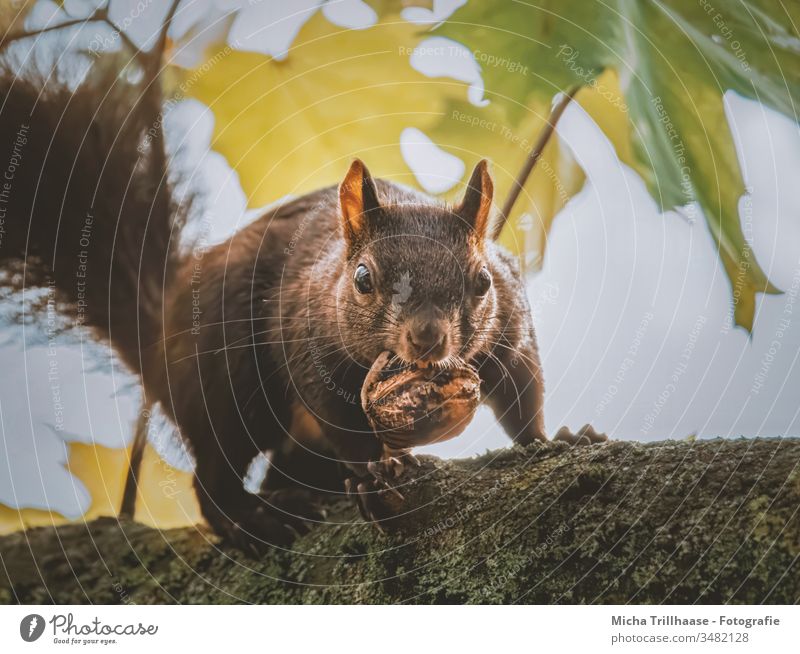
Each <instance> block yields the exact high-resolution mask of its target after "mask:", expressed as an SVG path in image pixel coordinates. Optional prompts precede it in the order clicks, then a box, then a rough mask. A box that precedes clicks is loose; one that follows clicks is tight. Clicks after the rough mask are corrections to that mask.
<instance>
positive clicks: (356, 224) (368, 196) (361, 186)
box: [339, 159, 380, 245]
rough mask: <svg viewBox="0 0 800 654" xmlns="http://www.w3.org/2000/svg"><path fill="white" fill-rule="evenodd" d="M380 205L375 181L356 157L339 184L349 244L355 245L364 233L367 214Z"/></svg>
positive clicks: (343, 222)
mask: <svg viewBox="0 0 800 654" xmlns="http://www.w3.org/2000/svg"><path fill="white" fill-rule="evenodd" d="M379 207H380V204H379V202H378V190H377V189H376V188H375V182H374V181H373V180H372V176H371V175H370V174H369V171H368V170H367V167H366V166H365V165H364V164H363V163H362V162H361V160H359V159H355V160H354V161H353V163H352V164H350V170H348V171H347V175H345V177H344V180H342V183H341V184H339V212H340V214H341V220H342V230H343V231H344V238H345V240H346V241H347V243H348V245H353V244H354V243H355V242H356V241H357V240H358V239H359V237H360V236H361V235H363V233H364V230H365V228H366V220H367V214H368V213H369V212H370V211H375V210H376V209H378V208H379Z"/></svg>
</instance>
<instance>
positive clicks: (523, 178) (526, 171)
mask: <svg viewBox="0 0 800 654" xmlns="http://www.w3.org/2000/svg"><path fill="white" fill-rule="evenodd" d="M580 89H581V85H580V84H579V85H577V86H573V87H572V88H571V89H570V90H569V91H567V92H566V93H565V94H564V95H562V96H561V97H560V98H559V100H558V102H556V104H555V105H554V106H553V109H552V111H551V112H550V115H549V116H548V118H547V124H546V125H545V126H544V127H543V128H542V131H541V132H540V134H539V138H538V139H537V140H536V143H535V144H534V146H533V149H532V150H531V152H530V154H529V155H528V158H527V159H526V160H525V165H524V166H523V167H522V170H520V171H519V173H518V174H517V178H516V179H515V180H514V185H513V186H512V187H511V192H510V193H509V194H508V198H506V203H505V204H504V205H503V210H502V213H501V214H500V218H499V220H497V221H495V224H494V226H493V228H492V234H491V237H492V239H497V238H498V237H499V236H500V232H501V231H503V227H504V226H505V224H506V221H507V220H508V217H509V215H511V210H512V209H513V208H514V204H515V203H516V201H517V198H519V195H520V193H522V189H523V187H524V186H525V183H526V182H527V181H528V177H530V174H531V173H532V172H533V169H534V168H535V167H536V162H537V161H539V159H540V158H541V156H542V152H544V149H545V147H547V143H548V142H549V141H550V137H551V136H552V135H553V132H555V130H556V125H557V124H558V120H559V119H560V118H561V115H562V114H563V113H564V110H565V109H566V108H567V105H569V103H570V102H571V101H572V99H573V98H574V97H575V94H576V93H577V92H578V91H580Z"/></svg>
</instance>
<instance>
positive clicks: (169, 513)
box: [0, 443, 201, 534]
mask: <svg viewBox="0 0 800 654" xmlns="http://www.w3.org/2000/svg"><path fill="white" fill-rule="evenodd" d="M68 447H69V461H68V463H67V469H68V470H69V472H70V473H71V474H73V475H75V477H77V478H78V479H80V481H81V482H82V483H83V485H84V486H86V489H87V490H88V491H89V494H90V496H91V498H92V501H91V505H90V506H89V509H88V510H87V511H86V513H85V514H84V515H82V516H81V517H80V521H83V520H91V519H93V518H97V517H100V516H112V517H113V516H116V515H118V514H119V508H120V505H121V504H122V493H123V490H124V488H125V480H126V478H127V475H128V465H129V460H130V449H129V448H128V449H111V448H108V447H104V446H102V445H91V444H86V443H70V444H69V446H68ZM139 479H140V486H139V494H138V496H137V498H136V515H135V518H136V520H138V521H140V522H143V523H144V524H147V525H149V526H151V527H158V528H160V529H169V528H172V527H184V526H189V525H193V524H197V523H198V522H200V520H201V517H200V511H199V508H198V506H197V500H196V499H195V495H194V490H193V489H192V475H191V473H188V472H182V471H180V470H176V469H175V468H173V467H172V466H170V465H168V464H167V463H165V462H164V461H163V460H162V459H161V458H160V457H159V456H158V454H157V453H156V451H155V450H154V449H153V448H152V447H150V445H147V446H146V447H145V451H144V456H143V458H142V467H141V470H140V476H139ZM68 522H69V520H67V519H66V518H64V517H63V516H62V515H60V514H58V513H56V512H51V511H40V510H37V509H14V508H11V507H7V506H3V505H1V504H0V534H7V533H10V532H12V531H17V530H19V529H28V528H31V527H41V526H56V525H61V524H65V523H68Z"/></svg>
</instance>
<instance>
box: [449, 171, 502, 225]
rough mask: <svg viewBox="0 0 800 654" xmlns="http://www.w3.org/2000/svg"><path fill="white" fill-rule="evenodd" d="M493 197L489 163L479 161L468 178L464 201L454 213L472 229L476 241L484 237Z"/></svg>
mask: <svg viewBox="0 0 800 654" xmlns="http://www.w3.org/2000/svg"><path fill="white" fill-rule="evenodd" d="M493 196H494V182H492V176H491V174H490V173H489V162H488V161H486V159H481V160H480V161H479V162H478V164H477V165H476V166H475V170H473V171H472V177H470V178H469V182H468V183H467V190H466V192H465V193H464V199H463V200H461V204H459V205H458V207H457V208H456V213H457V214H458V215H459V216H461V218H462V219H463V220H464V221H465V222H466V223H468V224H469V225H470V226H471V227H472V229H473V230H474V231H475V235H476V236H477V238H478V240H483V239H484V238H485V236H486V231H487V229H488V227H489V219H490V217H491V210H492V197H493Z"/></svg>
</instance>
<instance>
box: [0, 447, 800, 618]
mask: <svg viewBox="0 0 800 654" xmlns="http://www.w3.org/2000/svg"><path fill="white" fill-rule="evenodd" d="M420 458H421V459H422V467H421V468H420V469H417V470H410V471H408V472H407V473H406V474H405V475H404V476H403V477H402V478H401V479H400V480H399V488H400V489H401V491H402V493H403V495H404V496H405V501H404V503H403V504H402V506H401V508H402V512H401V513H400V514H399V515H398V517H397V518H395V519H394V521H393V523H392V524H389V525H387V532H388V533H387V534H383V533H381V532H379V531H378V530H377V529H376V528H375V527H374V526H372V525H368V524H365V523H363V522H362V521H361V520H360V519H359V518H358V512H357V511H356V510H355V508H354V507H353V506H352V504H351V503H350V502H349V501H347V500H345V499H342V497H341V495H338V496H328V499H327V500H323V501H324V507H325V508H326V509H327V511H328V516H327V519H326V520H325V522H324V523H323V524H319V525H317V526H315V527H314V528H313V529H312V530H311V532H310V533H309V534H307V535H305V536H302V537H300V538H298V539H297V541H296V542H295V543H294V545H293V546H292V547H291V548H288V549H284V548H279V547H275V548H272V549H271V550H270V551H268V552H267V553H266V554H265V555H264V556H263V557H261V558H260V559H258V560H253V559H250V558H248V557H246V556H245V555H243V554H241V553H239V552H237V551H234V550H231V549H229V548H222V547H220V546H219V545H218V544H217V540H216V538H215V537H213V536H212V535H210V534H209V533H208V532H207V531H206V530H205V529H203V528H185V529H171V530H167V531H158V530H155V529H150V528H149V527H145V526H144V525H141V524H136V523H133V522H130V521H117V520H116V519H113V518H105V519H101V520H96V521H94V522H90V523H86V524H83V523H77V524H71V525H66V526H63V527H58V528H57V529H54V528H52V527H47V528H39V529H30V530H28V531H26V532H23V533H16V534H11V535H9V536H5V537H2V538H0V560H2V563H3V565H2V566H0V602H22V603H37V604H38V603H52V602H55V603H90V602H91V603H103V604H105V603H113V604H118V603H124V602H136V603H140V604H141V603H161V602H181V603H219V602H226V603H227V602H231V601H240V602H255V603H401V602H403V603H485V602H494V603H500V602H502V603H514V602H516V603H555V602H562V603H618V604H624V603H627V602H631V603H668V604H685V603H693V602H697V603H701V604H708V603H720V604H724V603H731V602H733V603H750V604H759V603H762V602H764V603H787V604H789V603H795V602H797V601H798V599H800V584H798V579H799V578H800V511H798V507H799V506H800V483H798V480H800V472H798V470H800V468H799V467H798V463H797V462H798V461H800V440H798V439H788V438H787V439H755V440H746V439H739V440H727V439H726V440H723V439H718V440H710V441H667V442H663V443H648V444H641V443H634V442H620V441H617V442H611V443H609V444H607V445H601V446H592V447H579V448H574V449H569V448H568V447H567V446H566V445H565V444H563V443H555V444H554V443H547V444H536V445H531V446H529V447H527V448H520V447H514V448H509V449H505V450H498V451H495V452H490V453H488V454H486V455H484V456H482V457H479V458H475V459H468V460H461V461H440V460H438V459H435V458H433V457H420Z"/></svg>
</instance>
